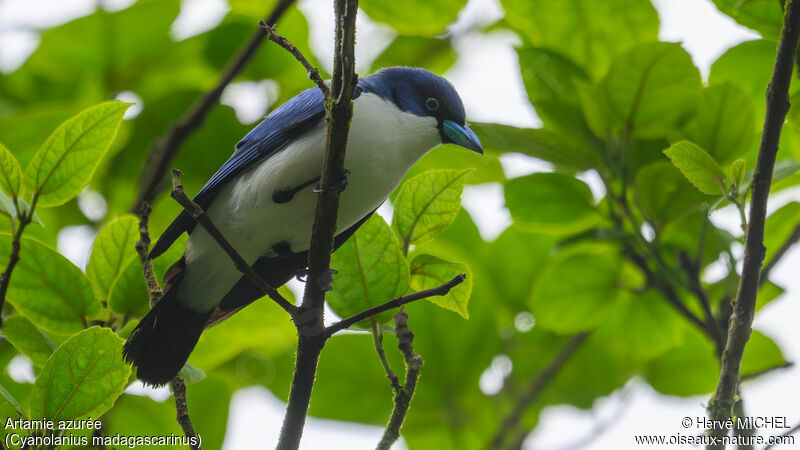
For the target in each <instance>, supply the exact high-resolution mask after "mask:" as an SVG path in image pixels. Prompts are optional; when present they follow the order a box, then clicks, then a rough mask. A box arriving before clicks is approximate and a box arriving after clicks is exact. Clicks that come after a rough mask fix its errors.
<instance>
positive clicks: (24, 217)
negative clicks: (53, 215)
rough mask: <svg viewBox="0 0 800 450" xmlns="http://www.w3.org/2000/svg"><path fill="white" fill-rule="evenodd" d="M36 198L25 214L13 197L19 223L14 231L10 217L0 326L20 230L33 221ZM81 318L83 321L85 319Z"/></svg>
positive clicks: (0, 283)
mask: <svg viewBox="0 0 800 450" xmlns="http://www.w3.org/2000/svg"><path fill="white" fill-rule="evenodd" d="M38 198H39V197H38V195H34V196H33V200H32V201H31V204H30V206H29V207H28V210H27V212H26V213H25V214H23V213H22V211H20V207H19V203H17V201H16V197H15V198H14V206H15V207H16V209H17V221H18V222H19V224H18V226H17V228H16V231H14V219H13V218H12V219H11V230H12V234H13V236H12V238H11V254H10V255H9V258H8V265H7V266H6V268H5V270H3V274H2V275H0V327H2V326H3V307H4V306H5V302H6V293H7V292H8V286H9V284H11V273H12V272H14V267H16V265H17V263H18V262H19V252H20V250H21V247H22V246H21V242H22V232H23V231H25V227H26V226H28V224H30V223H31V222H32V221H33V213H34V208H36V201H37V200H38ZM83 320H84V322H85V319H83Z"/></svg>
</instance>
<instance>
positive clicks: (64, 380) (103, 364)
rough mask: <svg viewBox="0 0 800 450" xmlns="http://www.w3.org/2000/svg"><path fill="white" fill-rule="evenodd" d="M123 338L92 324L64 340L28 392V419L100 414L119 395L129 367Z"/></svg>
mask: <svg viewBox="0 0 800 450" xmlns="http://www.w3.org/2000/svg"><path fill="white" fill-rule="evenodd" d="M123 343H124V341H123V340H122V339H121V338H120V337H119V336H117V335H116V334H114V332H113V331H111V330H110V329H108V328H100V327H91V328H88V329H86V330H83V331H81V332H80V333H78V334H76V335H75V336H72V337H71V338H69V339H68V340H67V341H66V342H64V343H63V344H62V345H61V346H60V347H59V348H58V349H57V350H56V351H55V353H53V356H51V357H50V359H49V360H48V361H47V364H45V366H44V369H42V372H41V373H40V374H39V377H38V378H36V382H35V383H34V385H33V390H32V391H31V409H30V412H31V414H30V417H31V418H36V419H39V418H47V419H50V420H68V419H80V418H85V417H100V415H102V414H103V413H104V412H106V411H108V410H109V409H110V408H111V406H112V405H113V404H114V401H115V400H116V399H117V397H119V395H120V394H122V391H123V390H124V389H125V385H126V384H127V383H128V377H129V376H130V374H131V367H130V366H129V365H128V364H126V363H125V362H124V361H123V360H122V344H123Z"/></svg>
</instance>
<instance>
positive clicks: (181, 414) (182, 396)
mask: <svg viewBox="0 0 800 450" xmlns="http://www.w3.org/2000/svg"><path fill="white" fill-rule="evenodd" d="M171 384H172V396H173V397H175V411H176V412H175V419H176V420H177V421H178V423H179V424H180V426H181V429H183V434H185V435H186V437H187V438H189V447H190V448H192V449H193V450H202V448H201V447H200V439H199V436H198V434H197V432H196V431H194V425H192V419H191V417H189V405H187V404H186V384H185V383H184V382H183V377H181V376H180V375H177V376H176V377H175V378H173V379H172V382H171Z"/></svg>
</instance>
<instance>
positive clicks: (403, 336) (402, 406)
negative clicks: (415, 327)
mask: <svg viewBox="0 0 800 450" xmlns="http://www.w3.org/2000/svg"><path fill="white" fill-rule="evenodd" d="M394 323H395V329H396V330H397V341H398V343H397V347H398V348H399V349H400V352H401V353H402V354H403V359H404V360H405V362H406V378H405V382H404V383H403V386H401V387H400V389H398V390H397V393H396V394H395V396H394V408H393V409H392V415H391V417H390V418H389V423H388V425H386V430H385V431H384V432H383V438H381V441H380V442H379V443H378V447H377V448H378V450H388V449H389V448H391V447H392V444H394V443H395V441H397V439H399V438H400V429H401V428H402V427H403V422H405V420H406V414H408V408H409V407H410V406H411V399H413V398H414V391H415V390H416V389H417V380H418V379H419V372H420V369H421V368H422V358H420V356H419V355H418V354H417V353H416V352H414V347H413V346H412V343H413V342H414V333H412V332H411V330H410V329H409V328H408V314H406V312H405V311H403V310H402V309H400V311H398V312H397V315H395V316H394Z"/></svg>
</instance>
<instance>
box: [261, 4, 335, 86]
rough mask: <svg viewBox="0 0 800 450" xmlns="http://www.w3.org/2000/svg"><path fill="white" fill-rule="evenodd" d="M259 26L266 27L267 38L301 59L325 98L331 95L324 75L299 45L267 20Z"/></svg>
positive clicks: (310, 77)
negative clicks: (268, 23) (267, 22)
mask: <svg viewBox="0 0 800 450" xmlns="http://www.w3.org/2000/svg"><path fill="white" fill-rule="evenodd" d="M258 26H260V27H261V28H263V29H264V31H266V33H267V39H269V40H270V41H272V42H274V43H276V44H278V45H280V46H281V47H283V48H284V49H286V51H288V52H289V53H291V54H292V56H294V57H295V59H296V60H297V61H299V62H300V64H302V65H303V67H305V69H306V75H307V76H308V78H309V79H310V80H311V81H313V82H314V83H315V84H316V85H317V87H319V89H320V90H321V91H322V95H323V96H325V98H328V97H329V96H330V90H329V89H328V85H327V84H325V82H324V81H323V80H322V77H320V76H319V70H318V69H317V68H316V67H314V66H312V65H311V64H310V63H309V62H308V60H307V59H306V57H305V56H303V54H302V53H301V52H300V50H298V49H297V47H295V46H294V44H292V43H291V42H289V40H288V39H286V38H285V37H283V36H281V35H280V34H278V32H277V31H275V28H274V27H271V26H269V25H267V24H266V22H264V21H263V20H262V21H260V22H259V23H258Z"/></svg>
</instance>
